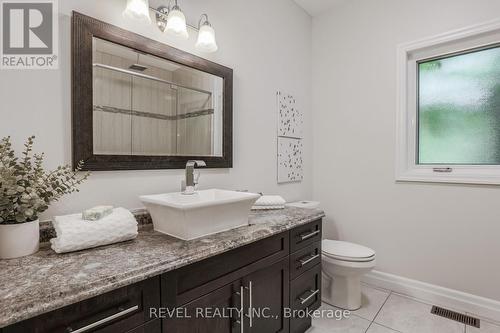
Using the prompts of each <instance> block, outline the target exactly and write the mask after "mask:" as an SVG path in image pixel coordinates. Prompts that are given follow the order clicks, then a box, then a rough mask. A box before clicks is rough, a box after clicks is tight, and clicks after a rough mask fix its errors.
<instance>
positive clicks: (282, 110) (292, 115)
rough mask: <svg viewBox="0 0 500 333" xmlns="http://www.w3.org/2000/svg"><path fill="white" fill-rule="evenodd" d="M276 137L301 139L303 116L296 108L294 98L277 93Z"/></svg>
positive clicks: (280, 92)
mask: <svg viewBox="0 0 500 333" xmlns="http://www.w3.org/2000/svg"><path fill="white" fill-rule="evenodd" d="M277 100H278V136H285V137H289V138H302V137H303V135H304V134H303V127H304V114H303V113H302V111H300V110H299V109H298V107H297V102H296V100H295V97H294V96H293V95H291V94H287V93H284V92H282V91H278V93H277Z"/></svg>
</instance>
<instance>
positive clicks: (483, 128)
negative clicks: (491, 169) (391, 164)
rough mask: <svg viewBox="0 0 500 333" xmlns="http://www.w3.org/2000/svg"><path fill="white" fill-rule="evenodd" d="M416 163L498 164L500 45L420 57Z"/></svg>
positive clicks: (499, 159) (499, 152)
mask: <svg viewBox="0 0 500 333" xmlns="http://www.w3.org/2000/svg"><path fill="white" fill-rule="evenodd" d="M418 76H419V84H418V140H417V142H418V153H417V163H418V164H445V165H447V164H464V165H481V164H483V165H485V164H492V165H498V164H500V47H498V46H496V47H492V48H488V49H481V50H474V51H470V52H468V53H465V54H459V55H453V56H448V57H443V58H440V59H434V60H429V61H422V62H419V63H418Z"/></svg>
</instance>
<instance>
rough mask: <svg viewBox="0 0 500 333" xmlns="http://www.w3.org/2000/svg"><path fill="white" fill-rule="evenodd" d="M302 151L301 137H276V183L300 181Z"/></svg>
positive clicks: (301, 174)
mask: <svg viewBox="0 0 500 333" xmlns="http://www.w3.org/2000/svg"><path fill="white" fill-rule="evenodd" d="M302 152H303V143H302V140H301V139H294V138H284V137H278V183H290V182H300V181H302V179H303V169H302V165H303V153H302Z"/></svg>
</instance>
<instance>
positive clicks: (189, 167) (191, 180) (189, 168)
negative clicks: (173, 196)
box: [182, 160, 207, 194]
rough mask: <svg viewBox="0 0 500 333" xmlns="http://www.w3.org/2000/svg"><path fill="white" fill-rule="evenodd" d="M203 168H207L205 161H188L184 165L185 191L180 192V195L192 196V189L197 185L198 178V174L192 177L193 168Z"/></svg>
mask: <svg viewBox="0 0 500 333" xmlns="http://www.w3.org/2000/svg"><path fill="white" fill-rule="evenodd" d="M195 166H199V167H204V166H207V165H206V164H205V161H201V160H189V161H187V163H186V189H185V190H184V191H183V192H182V194H194V187H195V185H196V184H198V179H199V178H200V174H199V173H198V176H197V177H196V179H195V177H194V167H195Z"/></svg>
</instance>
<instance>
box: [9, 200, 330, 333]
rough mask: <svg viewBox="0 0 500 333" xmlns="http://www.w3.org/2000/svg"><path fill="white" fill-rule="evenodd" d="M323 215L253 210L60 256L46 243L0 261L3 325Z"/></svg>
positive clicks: (308, 211) (149, 230) (147, 232)
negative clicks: (185, 237)
mask: <svg viewBox="0 0 500 333" xmlns="http://www.w3.org/2000/svg"><path fill="white" fill-rule="evenodd" d="M323 216H324V213H323V211H321V210H316V209H302V208H291V207H290V208H285V209H283V210H273V211H260V212H252V213H251V214H250V219H249V221H250V225H249V226H244V227H239V228H236V229H232V230H229V231H225V232H221V233H218V234H214V235H211V236H207V237H202V238H198V239H195V240H192V241H182V240H180V239H177V238H173V237H170V236H167V235H164V234H161V233H158V232H154V231H153V229H152V227H151V226H150V225H149V226H145V227H143V228H141V229H140V231H139V236H138V237H137V239H135V240H132V241H128V242H123V243H119V244H113V245H108V246H104V247H98V248H94V249H88V250H83V251H79V252H73V253H67V254H56V253H55V252H54V251H52V250H51V249H50V248H49V247H48V246H47V245H45V246H43V247H42V248H41V250H40V251H39V252H38V253H36V254H34V255H31V256H27V257H23V258H18V259H10V260H0V328H2V327H5V326H8V325H10V324H13V323H15V322H18V321H22V320H25V319H28V318H31V317H34V316H37V315H39V314H42V313H45V312H49V311H52V310H55V309H57V308H60V307H63V306H66V305H69V304H72V303H76V302H79V301H82V300H84V299H87V298H90V297H93V296H96V295H100V294H103V293H105V292H108V291H111V290H114V289H117V288H119V287H122V286H125V285H129V284H132V283H135V282H138V281H141V280H144V279H147V278H150V277H153V276H156V275H159V274H162V273H165V272H167V271H171V270H174V269H176V268H179V267H182V266H185V265H188V264H191V263H193V262H196V261H200V260H202V259H205V258H208V257H211V256H214V255H217V254H220V253H222V252H225V251H228V250H231V249H234V248H237V247H240V246H243V245H246V244H249V243H252V242H255V241H257V240H260V239H263V238H266V237H269V236H272V235H275V234H278V233H280V232H283V231H286V230H289V229H291V228H294V227H296V226H298V225H301V224H305V223H308V222H311V221H314V220H316V219H318V218H321V217H323Z"/></svg>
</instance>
